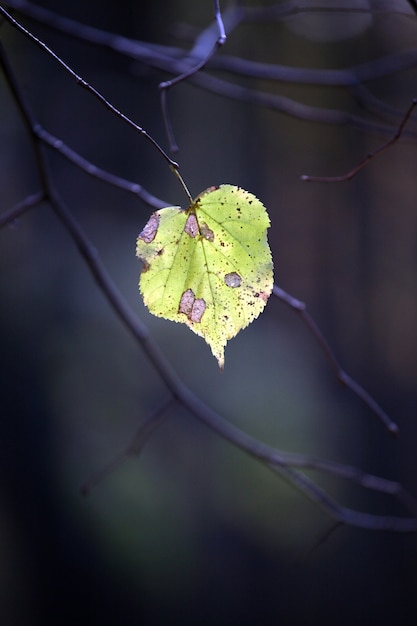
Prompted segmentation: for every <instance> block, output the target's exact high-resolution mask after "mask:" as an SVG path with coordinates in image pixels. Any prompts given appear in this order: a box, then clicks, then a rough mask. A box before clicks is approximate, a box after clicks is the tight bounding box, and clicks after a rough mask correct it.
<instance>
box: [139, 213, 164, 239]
mask: <svg viewBox="0 0 417 626" xmlns="http://www.w3.org/2000/svg"><path fill="white" fill-rule="evenodd" d="M158 226H159V215H158V214H157V213H152V215H151V216H150V218H149V220H148V221H147V223H146V224H145V226H144V228H143V230H142V232H141V233H140V235H139V237H138V239H142V240H143V241H144V242H145V243H151V241H153V240H154V239H155V236H156V233H157V230H158Z"/></svg>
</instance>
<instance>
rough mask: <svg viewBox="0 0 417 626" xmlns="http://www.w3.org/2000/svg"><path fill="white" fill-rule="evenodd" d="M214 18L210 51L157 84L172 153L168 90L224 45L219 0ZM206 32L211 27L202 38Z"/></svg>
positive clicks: (203, 64)
mask: <svg viewBox="0 0 417 626" xmlns="http://www.w3.org/2000/svg"><path fill="white" fill-rule="evenodd" d="M214 17H215V21H216V25H217V29H218V35H217V39H216V41H215V42H214V44H213V46H212V47H211V49H209V50H208V51H207V52H206V53H205V54H203V55H202V58H201V60H200V61H199V62H198V63H197V64H195V65H193V66H192V67H190V68H189V69H187V70H186V71H184V72H182V73H181V74H180V75H179V76H176V77H175V78H171V79H170V80H167V81H164V82H162V83H160V84H159V89H160V91H161V108H162V116H163V119H164V123H165V129H166V132H167V135H168V140H169V145H170V148H171V151H172V152H178V144H177V142H176V140H175V136H174V131H173V128H172V123H171V118H170V115H169V111H168V102H167V98H168V95H167V94H168V90H169V89H171V87H173V86H174V85H178V83H180V82H182V81H185V80H187V79H188V78H190V77H191V76H193V75H194V74H196V73H197V72H199V71H200V70H201V69H202V68H203V67H205V65H206V64H207V63H208V61H209V60H210V59H211V58H212V57H213V56H214V55H215V54H216V52H217V50H218V49H219V48H221V47H222V46H223V45H224V44H225V43H226V32H225V29H224V24H223V19H222V14H221V12H220V5H219V0H214ZM207 32H208V33H209V34H210V32H211V26H209V28H208V29H206V31H204V32H203V33H202V36H203V37H204V36H206V33H207ZM192 56H193V53H192V51H191V54H190V57H192Z"/></svg>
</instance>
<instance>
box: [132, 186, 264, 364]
mask: <svg viewBox="0 0 417 626" xmlns="http://www.w3.org/2000/svg"><path fill="white" fill-rule="evenodd" d="M269 225H270V221H269V217H268V214H267V212H266V210H265V207H264V206H263V204H262V203H261V202H260V201H259V200H258V199H257V198H256V197H255V196H254V195H253V194H251V193H249V192H248V191H245V190H244V189H241V188H240V187H235V186H233V185H221V186H220V187H210V188H209V189H207V190H206V191H204V192H203V193H201V194H200V195H199V196H197V198H196V199H195V200H194V201H193V203H192V204H191V205H190V206H189V207H188V208H187V209H185V210H183V209H181V208H179V207H167V208H165V209H160V210H159V211H156V212H155V213H153V214H152V215H151V217H150V218H149V221H148V223H147V224H146V226H145V227H144V229H143V230H142V232H141V233H140V235H139V237H138V239H137V246H136V254H137V256H138V257H139V258H140V259H141V260H142V261H143V268H142V273H141V277H140V291H141V293H142V296H143V300H144V302H145V304H146V306H147V307H148V309H149V311H150V312H151V313H153V314H154V315H157V316H158V317H164V318H165V319H169V320H173V321H174V322H182V323H184V324H187V326H189V327H190V328H191V330H193V331H194V332H195V333H196V334H197V335H200V336H201V337H203V338H204V339H205V340H206V342H207V343H208V344H209V346H210V347H211V350H212V352H213V355H214V356H215V357H216V359H217V361H218V363H219V367H220V368H221V369H223V366H224V347H225V345H226V343H227V341H228V340H229V339H231V338H232V337H234V336H235V335H237V333H238V332H239V331H240V330H241V329H242V328H245V326H247V325H248V324H250V323H251V322H252V321H253V320H254V319H255V318H256V317H258V315H259V314H260V313H261V312H262V311H263V309H264V307H265V305H266V302H267V300H268V298H269V296H270V294H271V291H272V286H273V274H272V268H273V266H272V258H271V251H270V249H269V246H268V242H267V236H266V232H267V229H268V227H269Z"/></svg>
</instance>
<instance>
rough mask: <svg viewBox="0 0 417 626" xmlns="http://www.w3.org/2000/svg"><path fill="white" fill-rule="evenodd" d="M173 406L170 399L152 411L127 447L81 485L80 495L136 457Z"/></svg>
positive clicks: (89, 490) (87, 493) (86, 492)
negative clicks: (129, 459)
mask: <svg viewBox="0 0 417 626" xmlns="http://www.w3.org/2000/svg"><path fill="white" fill-rule="evenodd" d="M174 404H175V402H174V401H173V399H172V398H170V399H169V400H168V401H167V402H164V404H162V405H161V406H160V407H159V408H158V409H156V411H153V412H152V413H151V414H150V415H148V416H147V417H146V418H145V419H144V420H143V421H142V422H141V423H140V424H139V427H138V428H137V430H136V433H135V434H134V436H133V437H132V439H131V441H130V442H129V445H128V446H127V447H126V448H124V449H123V450H122V451H121V452H120V453H119V454H117V455H116V456H115V457H113V459H112V460H111V461H110V462H109V463H108V464H107V465H105V466H104V467H102V468H101V469H100V470H98V471H97V472H95V473H94V474H93V475H92V476H90V478H89V479H88V480H87V481H86V482H85V483H84V484H83V485H82V487H81V493H82V495H84V496H86V495H89V494H90V493H91V491H92V489H94V488H95V487H97V485H98V484H99V483H101V482H103V480H105V479H106V478H107V477H108V476H109V475H110V474H112V473H113V472H114V471H115V470H116V469H117V468H118V467H120V465H122V464H123V463H124V462H125V461H127V459H128V458H130V457H133V456H138V455H139V453H140V452H141V451H142V449H143V447H144V446H145V444H146V442H147V441H148V439H149V438H150V437H151V435H152V434H153V433H154V432H155V430H156V429H157V428H158V427H159V426H160V425H161V424H162V422H163V420H164V419H165V418H166V417H168V414H169V412H170V410H171V409H172V408H173V406H174Z"/></svg>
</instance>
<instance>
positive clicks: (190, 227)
mask: <svg viewBox="0 0 417 626" xmlns="http://www.w3.org/2000/svg"><path fill="white" fill-rule="evenodd" d="M184 231H185V232H186V233H187V235H190V237H195V236H196V235H198V222H197V218H196V216H195V215H194V213H190V215H189V216H188V217H187V221H186V223H185V226H184Z"/></svg>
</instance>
